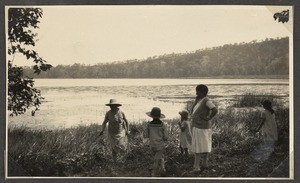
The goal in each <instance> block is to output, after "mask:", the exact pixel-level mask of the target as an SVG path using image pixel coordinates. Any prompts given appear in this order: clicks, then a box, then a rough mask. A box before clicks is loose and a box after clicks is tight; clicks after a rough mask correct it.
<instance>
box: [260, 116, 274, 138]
mask: <svg viewBox="0 0 300 183" xmlns="http://www.w3.org/2000/svg"><path fill="white" fill-rule="evenodd" d="M262 118H264V119H265V123H264V125H263V126H262V128H261V131H262V136H263V140H264V142H268V141H277V140H278V133H277V124H276V121H275V114H274V113H273V114H272V113H271V112H270V111H268V110H264V111H263V112H262Z"/></svg>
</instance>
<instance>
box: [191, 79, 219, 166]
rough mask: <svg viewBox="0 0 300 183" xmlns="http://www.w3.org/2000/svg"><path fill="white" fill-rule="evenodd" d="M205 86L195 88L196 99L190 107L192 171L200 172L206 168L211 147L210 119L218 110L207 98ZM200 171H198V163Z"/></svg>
mask: <svg viewBox="0 0 300 183" xmlns="http://www.w3.org/2000/svg"><path fill="white" fill-rule="evenodd" d="M207 93H208V88H207V86H206V85H202V84H201V85H198V86H197V87H196V94H197V97H196V99H195V102H194V104H193V106H192V111H191V112H192V116H191V117H192V145H191V151H192V152H193V153H195V159H194V167H193V171H202V170H204V169H205V168H207V167H208V156H209V153H210V152H211V146H212V130H211V126H212V124H211V121H210V120H211V119H212V118H213V117H214V116H215V115H216V114H217V113H218V109H217V108H216V106H215V105H214V104H213V103H212V102H211V100H210V99H209V98H208V97H207ZM201 159H202V163H201V165H202V166H201V169H200V161H201Z"/></svg>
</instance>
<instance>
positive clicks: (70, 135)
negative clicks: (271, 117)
mask: <svg viewBox="0 0 300 183" xmlns="http://www.w3.org/2000/svg"><path fill="white" fill-rule="evenodd" d="M276 121H277V124H278V131H279V140H278V144H277V146H276V148H275V153H273V154H272V156H271V157H270V160H268V161H267V162H264V163H260V164H258V163H257V162H254V161H253V160H252V159H251V158H250V157H249V154H250V152H251V151H252V150H253V149H254V148H255V147H256V146H257V145H258V144H259V143H260V141H261V140H260V135H259V134H254V133H251V132H250V131H251V129H254V128H255V127H257V125H258V123H259V122H260V112H259V110H235V109H234V108H231V107H229V108H228V109H226V110H224V111H220V113H219V114H218V115H217V116H216V117H215V118H214V119H213V124H214V125H213V131H214V133H213V151H212V153H211V157H210V163H211V164H210V167H209V170H207V171H204V172H202V174H201V175H190V174H184V175H183V172H185V171H188V170H190V169H191V168H192V164H193V156H192V155H190V156H189V157H182V156H181V155H180V153H179V152H180V151H179V148H178V145H179V138H178V134H179V129H178V125H177V122H178V119H174V120H169V121H166V124H167V126H168V130H169V134H170V138H169V141H168V143H167V146H166V152H165V155H166V169H167V173H166V176H171V177H177V176H202V177H266V176H267V175H268V174H269V173H271V171H272V170H273V169H274V167H276V166H277V165H278V164H280V162H281V161H282V160H284V159H285V158H286V157H288V151H289V109H288V108H284V107H278V108H277V109H276ZM100 129H101V126H100V125H97V124H92V125H88V126H78V127H74V128H69V129H60V130H48V131H47V130H32V129H28V128H22V127H15V128H11V129H9V130H8V154H9V156H10V158H11V160H13V162H14V163H15V164H16V165H18V166H20V167H21V168H22V169H23V170H24V173H23V174H22V175H24V174H26V175H29V176H82V177H85V176H87V177H88V176H91V177H93V176H97V177H114V176H118V177H128V176H130V177H147V176H150V171H149V168H150V166H151V165H152V154H151V151H150V149H149V146H148V142H147V140H145V138H144V132H145V129H146V122H144V123H141V124H131V125H130V130H131V133H130V135H129V150H128V152H127V153H126V154H124V155H123V156H121V157H120V159H119V162H120V163H119V164H117V165H114V164H113V163H112V160H111V159H112V158H111V155H110V151H109V149H108V146H107V144H106V139H105V138H104V137H103V136H99V132H100ZM16 165H14V166H16ZM9 166H12V165H11V162H9ZM258 167H259V171H254V170H257V169H258ZM17 175H18V174H16V173H15V172H13V171H12V172H9V176H17ZM22 175H21V176H22ZM286 176H288V175H286Z"/></svg>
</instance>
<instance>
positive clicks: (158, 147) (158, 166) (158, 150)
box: [146, 107, 168, 176]
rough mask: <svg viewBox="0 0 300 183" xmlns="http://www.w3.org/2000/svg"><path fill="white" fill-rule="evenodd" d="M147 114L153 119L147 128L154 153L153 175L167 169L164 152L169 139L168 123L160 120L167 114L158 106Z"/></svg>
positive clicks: (147, 134) (147, 135) (157, 174)
mask: <svg viewBox="0 0 300 183" xmlns="http://www.w3.org/2000/svg"><path fill="white" fill-rule="evenodd" d="M146 114H147V115H148V116H149V117H152V119H153V120H152V121H151V122H149V123H148V125H147V130H146V138H149V141H150V148H151V150H152V152H153V154H154V163H153V172H152V176H159V174H160V173H161V172H165V171H166V170H165V162H164V156H163V153H164V149H165V142H166V141H167V139H168V132H167V128H166V125H165V124H164V123H163V122H162V121H161V120H160V119H161V118H165V115H164V114H162V113H161V110H160V108H158V107H153V108H152V110H151V112H147V113H146Z"/></svg>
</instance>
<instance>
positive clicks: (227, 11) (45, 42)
mask: <svg viewBox="0 0 300 183" xmlns="http://www.w3.org/2000/svg"><path fill="white" fill-rule="evenodd" d="M41 8H42V9H43V18H42V19H40V21H41V23H40V24H39V27H40V29H39V30H37V33H38V36H37V39H38V40H39V41H38V42H37V43H36V47H35V48H34V49H35V50H36V51H37V52H38V53H39V54H40V56H42V57H43V58H44V59H45V60H47V62H48V63H50V64H52V65H53V66H56V65H58V64H63V65H68V64H74V63H82V64H87V65H89V64H90V65H93V64H96V63H106V62H113V61H125V60H129V59H146V58H147V57H150V56H155V55H156V56H158V55H162V54H169V53H172V52H174V53H185V52H192V51H195V50H198V49H202V48H209V47H213V46H221V45H224V44H229V43H241V42H250V41H252V40H264V39H265V38H277V37H286V36H292V30H293V27H292V26H293V25H292V22H293V19H292V16H293V15H292V13H293V12H292V7H291V6H285V7H282V6H281V7H279V6H272V7H271V6H268V7H266V6H157V5H152V6H148V5H147V6H41ZM286 9H289V10H290V21H289V22H288V23H285V24H282V23H279V22H278V21H275V20H274V19H273V14H274V13H275V12H281V11H283V10H286ZM14 63H15V64H17V65H28V63H29V65H32V62H29V61H24V57H19V56H16V57H15V60H14Z"/></svg>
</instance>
